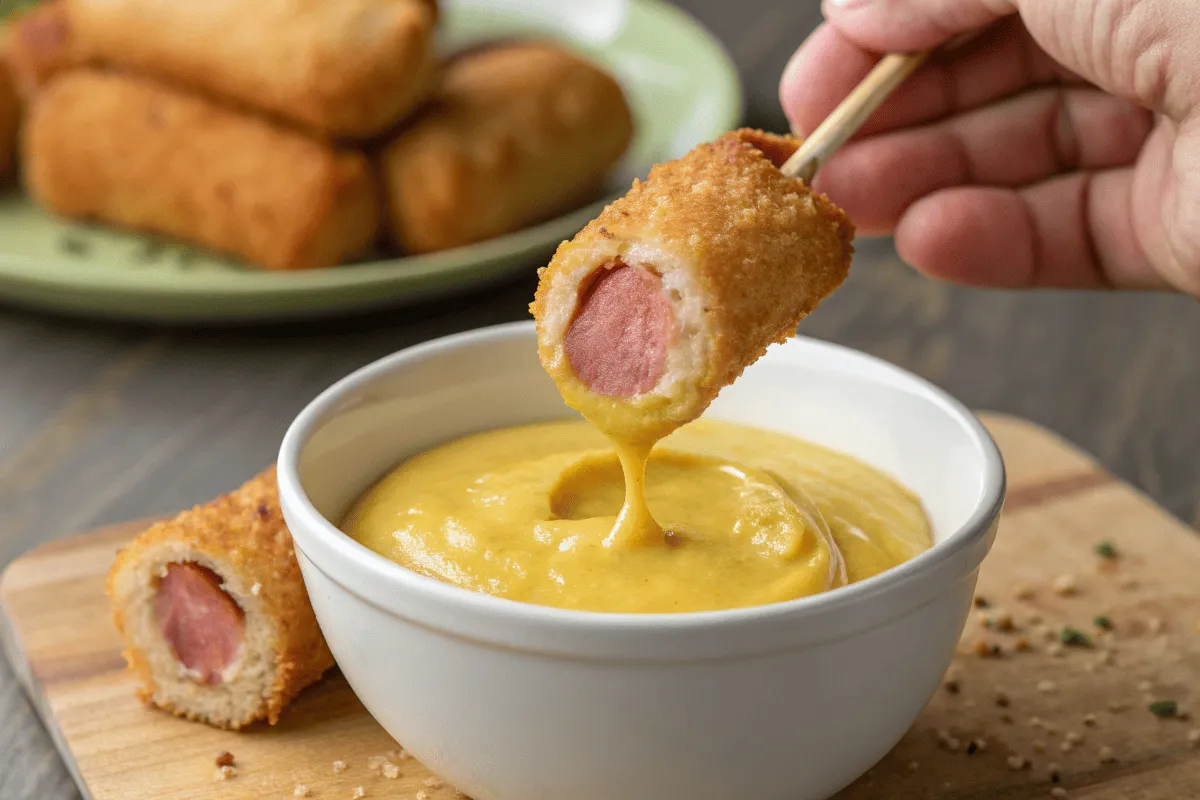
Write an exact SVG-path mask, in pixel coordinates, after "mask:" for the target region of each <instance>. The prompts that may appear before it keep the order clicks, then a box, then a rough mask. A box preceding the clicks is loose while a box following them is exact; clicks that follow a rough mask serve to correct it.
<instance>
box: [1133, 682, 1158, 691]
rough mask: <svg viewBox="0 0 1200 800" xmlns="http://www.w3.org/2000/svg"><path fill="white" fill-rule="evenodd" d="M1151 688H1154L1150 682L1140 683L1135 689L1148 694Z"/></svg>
mask: <svg viewBox="0 0 1200 800" xmlns="http://www.w3.org/2000/svg"><path fill="white" fill-rule="evenodd" d="M1153 688H1154V684H1153V683H1151V682H1150V681H1142V682H1141V683H1139V684H1138V685H1137V689H1138V691H1139V692H1148V691H1150V690H1151V689H1153Z"/></svg>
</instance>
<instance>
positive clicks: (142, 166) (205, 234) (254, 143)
mask: <svg viewBox="0 0 1200 800" xmlns="http://www.w3.org/2000/svg"><path fill="white" fill-rule="evenodd" d="M21 150H22V165H23V172H24V180H25V183H26V186H27V188H28V190H29V193H30V194H31V195H32V196H33V198H34V199H35V200H37V202H38V203H40V204H41V205H43V206H44V207H46V208H47V209H49V210H50V211H53V212H55V213H57V214H61V215H63V216H67V217H77V218H85V219H98V220H102V221H104V222H110V223H113V224H115V225H118V226H122V227H127V228H135V229H140V230H146V231H151V232H155V233H161V234H167V235H171V236H177V237H179V238H181V239H186V240H188V241H191V242H195V243H197V244H200V245H203V246H205V247H209V248H212V249H214V250H219V251H222V252H225V253H230V254H233V255H236V256H241V257H242V258H244V259H246V260H247V261H249V262H250V263H252V264H256V265H258V266H262V267H266V268H268V269H303V268H306V267H322V266H331V265H334V264H339V263H342V262H343V261H344V260H346V259H347V258H349V257H352V256H355V255H357V254H358V253H360V252H361V251H363V250H364V249H366V248H367V247H368V246H369V245H370V244H371V243H372V242H373V241H374V239H375V237H376V235H377V233H378V229H379V224H380V220H381V216H382V214H381V211H380V200H379V197H378V191H377V188H376V184H375V180H374V178H373V175H372V174H371V171H370V168H369V166H368V164H367V161H366V159H365V157H364V156H362V155H361V154H359V153H356V152H352V151H348V150H339V149H336V148H333V147H330V146H329V145H326V144H323V143H321V142H318V141H315V140H313V139H310V138H309V137H307V136H305V135H303V134H300V133H298V132H295V131H292V130H290V129H287V128H283V127H280V126H279V125H276V124H274V123H271V122H269V121H267V120H264V119H260V118H258V117H256V116H252V115H249V114H246V113H243V112H241V111H238V110H235V109H232V108H228V107H225V106H223V105H220V104H218V103H216V102H214V101H210V100H208V99H206V98H203V97H199V96H196V95H191V94H188V93H185V92H182V91H179V90H176V89H172V88H168V87H165V86H161V85H159V84H157V83H155V82H153V81H151V80H148V79H144V78H139V77H132V76H126V75H118V74H112V73H106V72H99V71H94V70H78V71H72V72H68V73H64V74H63V75H61V76H59V77H58V78H57V79H55V80H54V81H53V82H51V83H50V84H49V85H48V86H47V87H46V88H45V89H44V90H43V91H41V92H39V93H38V95H37V97H36V99H35V102H34V104H33V106H32V107H31V108H30V110H29V113H28V118H27V121H26V123H25V126H24V130H23V133H22V145H21Z"/></svg>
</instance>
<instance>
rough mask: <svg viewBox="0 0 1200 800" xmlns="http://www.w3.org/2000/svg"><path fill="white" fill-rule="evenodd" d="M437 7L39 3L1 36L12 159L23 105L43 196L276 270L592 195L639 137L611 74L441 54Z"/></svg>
mask: <svg viewBox="0 0 1200 800" xmlns="http://www.w3.org/2000/svg"><path fill="white" fill-rule="evenodd" d="M438 21H439V10H438V6H437V3H436V0H303V1H302V2H296V0H206V2H204V3H163V2H160V0H46V1H45V2H43V3H42V4H41V5H39V6H36V7H35V8H34V9H32V10H31V11H28V12H26V13H24V14H22V15H19V16H18V17H16V18H15V19H13V20H11V21H10V22H9V24H8V25H6V28H5V30H4V31H3V32H2V33H0V38H3V39H4V40H5V41H6V45H7V46H5V47H4V51H3V60H4V61H5V62H6V65H7V67H6V72H7V73H8V74H7V75H0V167H3V166H4V159H5V154H7V156H8V158H9V160H11V159H12V150H13V147H12V144H11V141H9V143H8V144H7V146H6V139H5V135H6V133H7V135H8V139H9V140H11V138H12V130H13V124H12V123H7V124H6V122H7V120H8V117H7V116H5V114H6V112H8V109H9V108H10V107H12V108H20V116H21V126H20V127H21V131H20V136H19V146H18V162H19V167H20V172H21V177H22V181H23V183H24V186H25V189H26V191H27V193H28V194H29V195H30V196H31V197H32V198H33V199H34V200H35V201H36V202H37V203H38V204H40V205H41V206H42V207H43V208H45V209H47V210H48V211H50V212H52V213H54V214H57V215H60V216H63V217H68V218H73V219H81V220H95V221H99V222H102V223H106V224H110V225H113V226H116V227H120V228H125V229H132V230H138V231H144V232H147V233H151V234H159V235H164V236H169V237H174V238H178V239H181V240H184V241H187V242H190V243H192V244H195V245H199V246H201V247H205V248H208V249H211V250H214V251H217V252H221V253H224V254H227V255H231V256H234V257H237V258H240V259H243V260H244V261H246V262H247V263H249V264H251V265H253V266H257V267H260V268H264V269H271V270H297V269H309V268H316V267H327V266H335V265H338V264H342V263H346V262H347V261H351V260H353V259H355V258H357V257H360V256H362V255H364V254H366V253H367V252H370V251H372V250H373V249H375V248H376V247H377V246H379V245H381V244H383V243H384V239H386V240H387V242H388V243H390V244H391V245H393V246H394V247H395V248H396V249H398V250H400V251H401V252H406V253H423V252H431V251H435V250H443V249H447V248H452V247H458V246H463V245H467V244H472V243H475V242H479V241H482V240H485V239H488V238H492V237H495V236H499V235H502V234H505V233H510V232H513V231H516V230H519V229H521V228H523V227H526V226H528V225H531V224H535V223H537V222H541V221H544V220H546V219H549V218H551V217H554V216H556V215H558V214H561V213H563V212H565V211H567V210H570V208H572V207H574V206H577V205H579V204H581V203H583V202H585V201H587V200H589V199H591V197H593V196H594V195H596V194H597V193H598V192H599V190H600V189H601V187H602V184H603V182H604V179H605V177H606V175H607V173H608V172H609V170H610V169H611V168H612V167H613V165H614V164H615V163H616V162H617V161H618V160H619V159H620V157H621V156H622V155H623V154H624V152H625V150H626V149H627V147H628V145H629V142H630V140H631V138H632V131H633V123H632V119H631V115H630V111H629V108H628V106H627V104H626V100H625V97H624V96H623V94H622V92H621V89H620V87H619V86H618V85H617V83H616V81H615V80H613V78H612V77H611V76H609V75H608V74H606V73H605V72H604V71H603V70H601V69H600V68H598V67H597V66H595V65H593V64H591V63H589V62H588V61H586V60H584V59H582V58H580V57H578V56H576V55H574V54H572V53H570V52H569V51H567V50H565V49H563V48H562V47H560V46H557V45H554V44H550V43H542V42H509V43H492V44H491V45H488V46H484V47H477V48H474V49H472V50H470V51H467V52H463V53H461V54H458V55H452V56H450V57H449V58H444V59H443V58H440V57H439V55H438V53H437V52H436V47H435V32H436V27H437V23H438ZM11 89H15V94H16V97H17V98H19V102H17V101H13V102H16V103H17V104H16V106H12V104H11V103H9V104H7V105H6V101H8V100H9V95H11V94H12V93H13V92H12V91H11ZM8 113H9V115H10V116H11V113H15V112H8Z"/></svg>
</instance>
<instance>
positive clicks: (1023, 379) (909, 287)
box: [0, 0, 1200, 800]
mask: <svg viewBox="0 0 1200 800" xmlns="http://www.w3.org/2000/svg"><path fill="white" fill-rule="evenodd" d="M680 5H682V6H684V7H685V8H687V9H688V10H689V11H691V12H692V13H693V14H694V15H695V16H696V17H697V18H698V19H699V20H700V21H702V22H703V23H705V24H706V25H708V26H709V27H710V28H711V29H712V30H714V31H715V33H716V34H717V36H718V37H720V38H721V39H722V40H723V41H724V42H725V43H726V45H727V46H728V47H729V49H730V52H731V53H732V54H733V57H734V59H735V61H736V62H737V64H738V66H739V68H740V70H741V72H742V77H743V86H744V88H745V91H746V94H747V108H748V115H747V121H748V122H749V123H751V124H754V125H758V126H762V127H766V128H771V129H775V130H783V129H784V128H785V123H784V119H783V116H782V113H781V111H780V110H779V104H778V100H777V85H778V80H779V76H780V74H781V72H782V69H783V67H784V65H785V63H786V62H787V59H788V57H789V56H790V55H791V53H792V51H793V50H794V49H795V47H796V45H797V44H798V43H799V42H800V41H802V40H803V39H804V37H805V36H807V35H808V33H809V32H810V31H811V30H812V28H813V27H814V26H815V25H816V24H817V22H818V21H819V18H820V12H819V7H818V3H817V2H816V0H745V2H740V3H729V2H724V0H681V2H680ZM536 266H537V265H535V264H531V265H530V273H529V275H528V276H527V277H525V278H520V279H517V280H514V281H512V282H510V283H508V284H506V285H503V286H500V287H496V288H493V289H490V290H488V291H486V292H481V293H477V294H474V295H470V296H466V297H462V298H459V299H456V300H453V301H448V302H440V303H436V304H431V305H427V306H424V307H421V308H417V309H409V310H404V311H397V312H391V313H384V314H376V315H374V316H371V317H367V318H357V319H354V320H348V321H340V322H326V323H321V324H317V325H311V324H310V325H297V326H288V327H273V328H243V329H237V330H221V329H206V328H192V329H177V330H169V331H165V332H164V331H161V330H151V329H145V328H139V327H129V326H121V325H105V324H98V323H95V322H88V321H79V320H70V319H62V318H55V317H50V316H43V315H37V314H32V313H28V312H25V311H22V310H20V309H15V308H4V307H0V564H4V563H7V562H8V561H10V560H11V559H13V558H14V557H16V556H17V555H18V554H19V553H21V552H23V551H25V550H27V549H28V548H30V547H32V546H34V545H35V544H37V543H39V542H43V541H47V540H50V539H53V538H56V537H60V536H63V535H65V534H68V533H72V532H76V531H80V530H85V529H88V528H94V527H96V526H98V525H103V524H106V523H110V522H115V521H119V520H124V519H131V518H137V517H144V516H147V515H154V514H160V513H166V512H169V511H172V510H175V509H177V508H180V507H184V506H189V505H191V504H194V503H197V502H202V501H204V500H207V499H209V498H210V497H212V496H215V495H216V494H217V493H219V492H221V491H224V490H226V489H228V488H229V487H230V486H236V485H238V484H239V483H240V482H241V481H242V480H244V479H245V478H248V477H249V476H251V475H252V474H254V473H255V472H256V471H257V470H258V469H259V468H261V467H262V466H263V465H264V464H266V463H268V462H269V461H270V460H271V459H272V458H273V457H274V453H275V450H276V448H277V446H278V442H279V439H280V436H281V435H282V433H283V430H284V428H285V426H286V425H287V423H288V421H289V420H290V419H291V417H292V415H293V414H294V413H295V412H296V411H297V410H299V408H300V407H301V406H302V405H303V404H304V403H305V402H307V401H308V400H309V399H310V398H311V397H312V396H313V395H315V394H316V393H317V392H318V391H319V390H320V389H321V388H323V387H324V386H326V385H327V384H328V383H330V382H331V381H332V380H334V379H336V378H338V377H340V376H342V375H344V374H345V373H346V372H348V371H350V370H352V369H354V368H356V367H358V366H361V365H362V364H364V363H366V362H368V361H370V360H372V359H374V358H377V357H379V356H381V355H384V354H386V353H388V352H391V351H393V350H395V349H397V348H399V347H403V346H405V345H408V344H412V343H415V342H419V341H422V340H425V339H428V338H431V337H434V336H439V335H442V334H446V333H451V332H455V331H459V330H464V329H468V328H473V327H477V326H480V325H485V324H491V323H495V322H503V321H508V320H512V319H519V318H523V317H525V315H526V312H525V304H526V303H527V302H528V300H529V297H530V296H531V294H532V290H533V285H534V278H533V269H534V267H536ZM802 332H804V333H807V334H810V335H814V336H818V337H821V338H827V339H832V340H835V341H838V342H842V343H845V344H849V345H851V346H853V347H857V348H860V349H863V350H866V351H868V352H871V353H874V354H876V355H880V356H882V357H884V358H887V359H890V360H892V361H894V362H895V363H897V364H899V365H901V366H904V367H907V368H909V369H912V370H914V371H916V372H917V373H919V374H921V375H924V376H925V377H927V378H930V379H931V380H933V381H934V382H936V383H938V384H940V385H942V386H943V387H945V388H947V389H948V390H950V391H951V392H953V393H954V394H956V395H958V396H959V397H960V398H962V399H963V400H964V401H966V402H967V403H969V404H971V405H973V406H975V407H984V408H993V409H998V410H1003V411H1007V412H1010V413H1014V414H1019V415H1021V416H1024V417H1028V418H1030V419H1033V420H1035V421H1037V422H1039V423H1041V424H1043V425H1046V426H1048V427H1050V428H1051V429H1053V430H1056V431H1058V432H1060V433H1062V434H1063V435H1065V436H1066V437H1067V438H1068V439H1070V440H1072V441H1074V442H1077V443H1079V444H1081V445H1082V446H1083V447H1084V448H1085V449H1087V450H1088V451H1090V452H1093V453H1095V454H1096V455H1097V456H1098V457H1099V459H1100V461H1101V463H1103V464H1104V466H1105V467H1106V468H1107V469H1108V470H1110V471H1112V472H1113V473H1114V474H1116V475H1117V476H1119V477H1121V478H1123V479H1125V480H1127V481H1129V482H1131V483H1132V484H1133V485H1135V486H1137V487H1138V488H1140V489H1141V490H1143V491H1145V492H1147V493H1148V494H1149V495H1150V496H1151V497H1153V498H1154V499H1156V500H1157V501H1158V502H1160V503H1161V504H1163V505H1164V506H1165V507H1166V508H1167V509H1169V510H1170V511H1171V512H1172V513H1174V514H1176V515H1179V516H1181V517H1184V518H1185V519H1187V520H1189V521H1190V520H1196V519H1197V517H1198V511H1200V509H1198V508H1197V499H1198V498H1200V492H1198V490H1200V458H1197V457H1196V454H1197V453H1198V452H1200V413H1197V409H1198V408H1200V356H1198V355H1197V350H1196V347H1197V344H1196V343H1198V342H1200V309H1198V308H1197V307H1196V303H1195V301H1192V300H1188V299H1185V298H1182V297H1175V296H1167V295H1158V294H1120V295H1117V294H1104V293H1078V292H1038V293H1015V292H990V291H979V290H970V289H960V288H955V287H950V286H946V285H942V284H937V283H934V282H932V281H928V280H926V279H923V278H921V277H919V276H917V275H915V274H914V273H912V272H911V271H910V270H909V269H908V268H907V267H905V266H904V265H903V264H901V263H900V262H899V260H898V259H897V258H896V255H895V252H894V249H893V248H892V246H891V243H890V242H889V241H888V240H875V241H860V242H859V243H858V255H857V257H856V259H855V265H854V268H853V269H852V271H851V277H850V279H849V281H848V282H847V284H846V285H845V286H844V288H842V289H841V290H840V291H839V292H838V293H837V294H836V295H835V296H834V297H833V298H832V299H831V300H830V301H828V302H827V303H826V304H825V305H823V306H822V308H821V309H820V310H819V311H818V312H817V313H816V314H814V315H813V316H812V317H811V318H809V319H808V320H806V321H805V323H804V325H803V327H802ZM0 720H2V721H3V722H2V724H0V798H4V800H10V798H11V800H27V799H32V798H36V800H58V799H59V798H71V797H74V796H75V795H74V790H73V789H72V788H71V782H70V780H69V777H68V775H67V773H66V771H65V769H64V768H63V766H62V765H61V763H60V762H59V760H58V758H57V757H56V756H55V755H54V750H53V747H52V744H51V742H50V740H49V738H48V737H47V735H46V734H45V732H44V731H43V730H42V729H41V727H40V726H39V725H38V723H37V721H36V718H35V716H34V714H33V712H32V709H31V708H30V706H29V705H28V703H27V701H26V700H25V698H24V696H23V694H22V692H21V690H20V689H19V687H18V685H17V683H16V681H15V680H14V676H13V675H12V673H11V672H10V671H9V669H8V667H7V665H5V664H3V663H0Z"/></svg>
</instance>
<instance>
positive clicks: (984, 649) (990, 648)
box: [974, 639, 1004, 658]
mask: <svg viewBox="0 0 1200 800" xmlns="http://www.w3.org/2000/svg"><path fill="white" fill-rule="evenodd" d="M974 650H975V655H977V656H979V657H980V658H999V657H1000V656H1002V655H1004V650H1003V649H1002V648H1001V647H1000V645H998V644H991V643H988V642H985V641H984V640H983V639H980V640H979V641H977V642H976V643H975V647H974Z"/></svg>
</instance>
